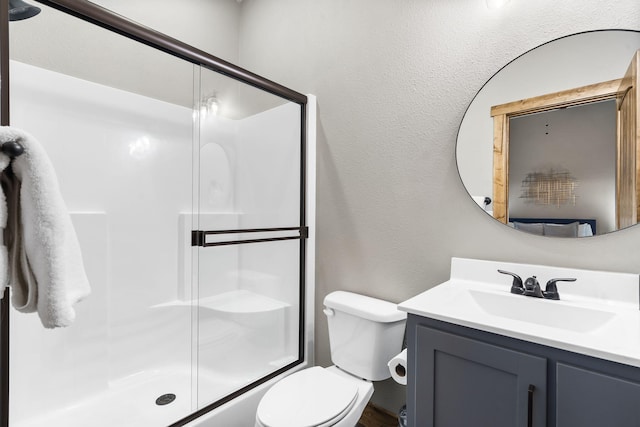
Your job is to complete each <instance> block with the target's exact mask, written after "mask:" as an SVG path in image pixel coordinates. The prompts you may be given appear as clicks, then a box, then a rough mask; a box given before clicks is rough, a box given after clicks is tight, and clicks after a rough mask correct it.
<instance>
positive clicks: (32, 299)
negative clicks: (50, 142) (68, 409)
mask: <svg viewBox="0 0 640 427" xmlns="http://www.w3.org/2000/svg"><path fill="white" fill-rule="evenodd" d="M8 141H18V142H19V143H20V144H21V145H22V146H23V147H24V153H23V154H22V155H21V156H19V157H16V158H15V159H13V160H12V161H11V169H12V170H13V174H14V175H15V176H14V177H12V176H11V173H8V174H7V173H6V171H5V173H4V174H3V175H4V176H3V187H4V189H5V191H7V194H5V195H4V197H5V201H6V203H5V201H3V203H2V205H3V206H2V208H0V221H2V218H3V216H2V211H3V209H4V210H5V212H6V215H5V218H7V217H8V221H7V226H6V229H5V233H6V234H7V235H6V236H5V243H7V244H8V260H9V281H8V284H9V286H11V289H12V293H13V297H12V303H13V305H14V307H15V308H16V309H17V310H19V311H22V312H25V313H31V312H34V311H37V312H38V315H39V316H40V320H41V321H42V324H43V325H44V326H45V327H47V328H55V327H62V326H68V325H70V324H71V323H72V322H73V320H74V319H75V310H74V309H73V306H74V304H76V303H77V302H79V301H80V300H82V299H83V298H85V297H86V296H88V295H89V293H90V288H89V281H88V280H87V276H86V273H85V271H84V265H83V262H82V254H81V252H80V244H79V243H78V238H77V236H76V233H75V230H74V228H73V224H72V223H71V218H70V216H69V213H68V211H67V207H66V205H65V203H64V201H63V199H62V196H61V195H60V190H59V187H58V180H57V177H56V173H55V171H54V169H53V165H52V164H51V162H50V160H49V158H48V157H47V154H46V152H45V151H44V149H43V148H42V146H41V145H40V144H39V143H38V142H37V141H36V140H35V138H33V137H32V136H31V135H29V134H27V133H26V132H23V131H20V130H18V129H16V128H10V127H0V144H2V143H4V142H8ZM7 164H8V158H7V156H6V155H5V154H3V153H0V167H2V169H5V168H6V165H7ZM7 175H8V176H7ZM12 178H13V179H12ZM18 192H19V197H18V194H17V193H18ZM0 256H4V255H3V254H0ZM1 264H2V262H0V266H1ZM5 274H6V273H5ZM0 279H2V276H1V275H0ZM2 283H7V282H6V281H3V282H2Z"/></svg>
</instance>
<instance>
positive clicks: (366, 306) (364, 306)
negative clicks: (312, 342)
mask: <svg viewBox="0 0 640 427" xmlns="http://www.w3.org/2000/svg"><path fill="white" fill-rule="evenodd" d="M324 305H325V309H324V312H325V314H326V315H327V321H328V323H329V341H330V345H331V360H332V361H333V363H334V364H335V365H336V366H337V367H339V368H340V369H342V370H344V371H347V372H349V373H350V374H352V375H355V376H357V377H360V378H364V379H366V380H370V381H380V380H384V379H387V378H389V377H390V376H391V375H390V373H389V368H388V367H387V362H389V360H391V358H392V357H393V356H395V355H396V354H398V353H399V352H400V351H401V350H402V339H403V337H404V329H405V322H406V319H407V314H406V313H404V312H402V311H399V310H398V309H397V304H393V303H391V302H388V301H383V300H380V299H377V298H371V297H367V296H364V295H359V294H354V293H352V292H345V291H337V292H332V293H330V294H329V295H327V296H326V297H325V299H324Z"/></svg>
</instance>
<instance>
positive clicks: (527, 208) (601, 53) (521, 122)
mask: <svg viewBox="0 0 640 427" xmlns="http://www.w3.org/2000/svg"><path fill="white" fill-rule="evenodd" d="M638 49H640V33H639V32H636V31H625V30H609V31H595V32H587V33H580V34H576V35H572V36H568V37H564V38H561V39H558V40H554V41H552V42H549V43H547V44H544V45H542V46H539V47H537V48H535V49H533V50H531V51H529V52H527V53H525V54H523V55H522V56H520V57H518V58H516V59H515V60H514V61H512V62H510V63H509V64H507V65H506V66H505V67H503V68H502V69H501V70H500V71H499V72H498V73H496V74H495V75H494V76H493V77H492V78H491V79H490V80H489V81H488V82H487V83H486V84H485V85H484V86H483V87H482V89H481V90H480V91H479V92H478V94H477V95H476V97H475V98H474V100H473V101H472V103H471V105H470V106H469V108H468V110H467V112H466V114H465V116H464V119H463V121H462V123H461V125H460V129H459V133H458V141H457V152H456V157H457V162H458V169H459V172H460V177H461V179H462V181H463V183H464V185H465V187H466V189H467V191H468V192H469V194H470V195H471V196H472V197H473V198H474V200H475V201H476V202H477V203H478V205H479V206H480V207H481V208H483V209H484V210H485V211H486V212H487V213H488V214H489V215H491V216H492V217H494V218H495V219H496V220H498V221H500V222H502V223H504V224H507V225H509V226H511V227H513V228H515V229H518V230H522V231H525V232H528V233H534V234H538V235H544V236H554V237H586V236H592V235H598V234H604V233H608V232H611V231H615V230H619V229H622V228H625V227H628V226H630V225H633V224H636V223H637V222H638V214H637V212H638V201H639V200H640V197H638V185H636V181H638V178H637V177H638V170H637V167H636V165H639V166H640V162H638V161H637V159H636V156H637V154H636V152H637V150H636V146H637V144H638V139H639V138H638V131H637V126H636V125H637V123H638V118H637V116H638V114H640V109H639V108H638V106H637V104H638V96H637V95H636V93H635V91H636V89H635V88H637V87H638V76H637V69H638V61H640V60H639V55H638V53H637V51H638Z"/></svg>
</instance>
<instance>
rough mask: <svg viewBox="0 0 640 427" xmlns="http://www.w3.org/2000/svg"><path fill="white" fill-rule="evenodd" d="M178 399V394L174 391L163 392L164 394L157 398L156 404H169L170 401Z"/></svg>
mask: <svg viewBox="0 0 640 427" xmlns="http://www.w3.org/2000/svg"><path fill="white" fill-rule="evenodd" d="M174 400H176V395H175V394H173V393H167V394H163V395H162V396H160V397H158V398H157V399H156V405H168V404H169V403H171V402H173V401H174Z"/></svg>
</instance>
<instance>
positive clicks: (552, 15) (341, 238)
mask: <svg viewBox="0 0 640 427" xmlns="http://www.w3.org/2000/svg"><path fill="white" fill-rule="evenodd" d="M485 4H486V3H485V1H483V0H448V1H442V0H404V1H388V0H354V1H343V0H324V1H314V0H271V1H264V0H245V1H244V2H243V7H244V9H245V10H244V12H243V13H244V14H243V17H242V22H241V25H242V32H241V38H240V65H241V66H244V67H246V68H249V69H251V70H252V71H254V72H257V73H259V74H262V75H264V76H265V77H267V78H271V79H273V80H275V81H278V82H279V83H282V84H284V85H288V86H289V87H291V88H293V89H296V90H298V91H301V92H308V93H314V94H316V95H317V97H318V196H317V197H318V213H317V221H318V223H317V227H318V229H317V232H318V240H317V266H316V268H317V274H316V290H317V291H316V305H317V308H320V306H321V304H322V299H323V297H324V296H325V295H326V294H327V293H328V292H330V291H333V290H336V289H345V290H352V291H356V292H361V293H364V294H367V295H372V296H376V297H380V298H385V299H388V300H390V301H394V302H399V301H402V300H404V299H406V298H408V297H411V296H413V295H415V294H417V293H419V292H422V291H424V290H425V289H428V288H430V287H432V286H434V285H436V284H438V283H440V282H442V281H444V280H446V279H447V277H448V276H449V263H450V258H451V257H452V256H460V257H471V258H483V259H490V260H504V261H511V262H531V263H544V264H550V265H564V266H569V267H580V268H595V269H604V270H614V271H625V272H634V273H637V272H639V271H640V248H639V246H638V245H637V241H638V239H639V238H640V227H636V228H633V229H630V230H625V231H623V232H618V233H613V234H609V235H605V236H598V237H595V238H590V239H582V240H565V239H549V238H543V237H537V236H529V235H526V234H524V233H521V232H518V231H515V230H511V229H509V228H507V227H505V226H504V225H501V224H498V223H497V222H496V221H494V220H492V219H490V218H489V217H488V215H487V214H485V213H484V212H483V211H482V210H481V209H479V208H478V206H477V205H476V204H475V203H474V202H473V201H472V200H471V198H469V196H468V195H467V192H466V191H465V189H464V187H463V185H462V183H461V181H460V178H459V177H458V173H457V170H456V162H455V142H456V133H457V130H458V126H459V124H460V121H461V119H462V116H463V114H464V112H465V109H466V108H467V105H468V104H469V103H470V101H471V99H472V98H473V96H474V95H475V94H476V92H477V91H478V90H479V89H480V87H481V86H482V84H483V83H484V82H485V81H486V80H487V79H489V77H491V76H492V75H493V74H494V73H495V72H496V71H497V70H498V69H499V68H500V67H502V66H503V65H505V64H506V63H507V62H508V61H510V60H511V59H513V58H515V57H516V56H518V55H520V54H522V53H523V52H525V51H527V50H529V49H531V48H533V47H535V46H537V45H539V44H541V43H544V42H547V41H549V40H551V39H554V38H557V37H560V36H564V35H567V34H572V33H575V32H580V31H586V30H592V29H596V28H630V29H636V30H638V29H640V4H639V3H638V2H637V1H636V0H624V1H619V2H615V3H607V2H602V1H598V0H567V1H563V2H558V1H553V0H539V1H525V0H512V1H511V2H509V3H508V4H507V5H506V6H505V7H504V8H502V9H499V10H488V9H487V8H486V6H485ZM274 58H277V60H275V59H274ZM316 312H317V313H318V315H317V316H316V334H317V335H316V338H317V340H316V353H317V360H318V362H319V363H320V364H322V365H328V364H330V357H329V341H328V336H327V332H326V328H327V324H326V320H325V319H324V316H323V315H322V311H321V310H316ZM374 401H375V402H377V403H379V404H381V405H382V406H384V407H386V408H388V409H390V410H394V411H395V410H397V408H398V406H399V405H400V404H401V403H402V402H403V401H404V389H403V388H402V387H400V386H395V385H393V384H390V383H388V382H387V383H384V384H381V385H376V393H375V396H374Z"/></svg>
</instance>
